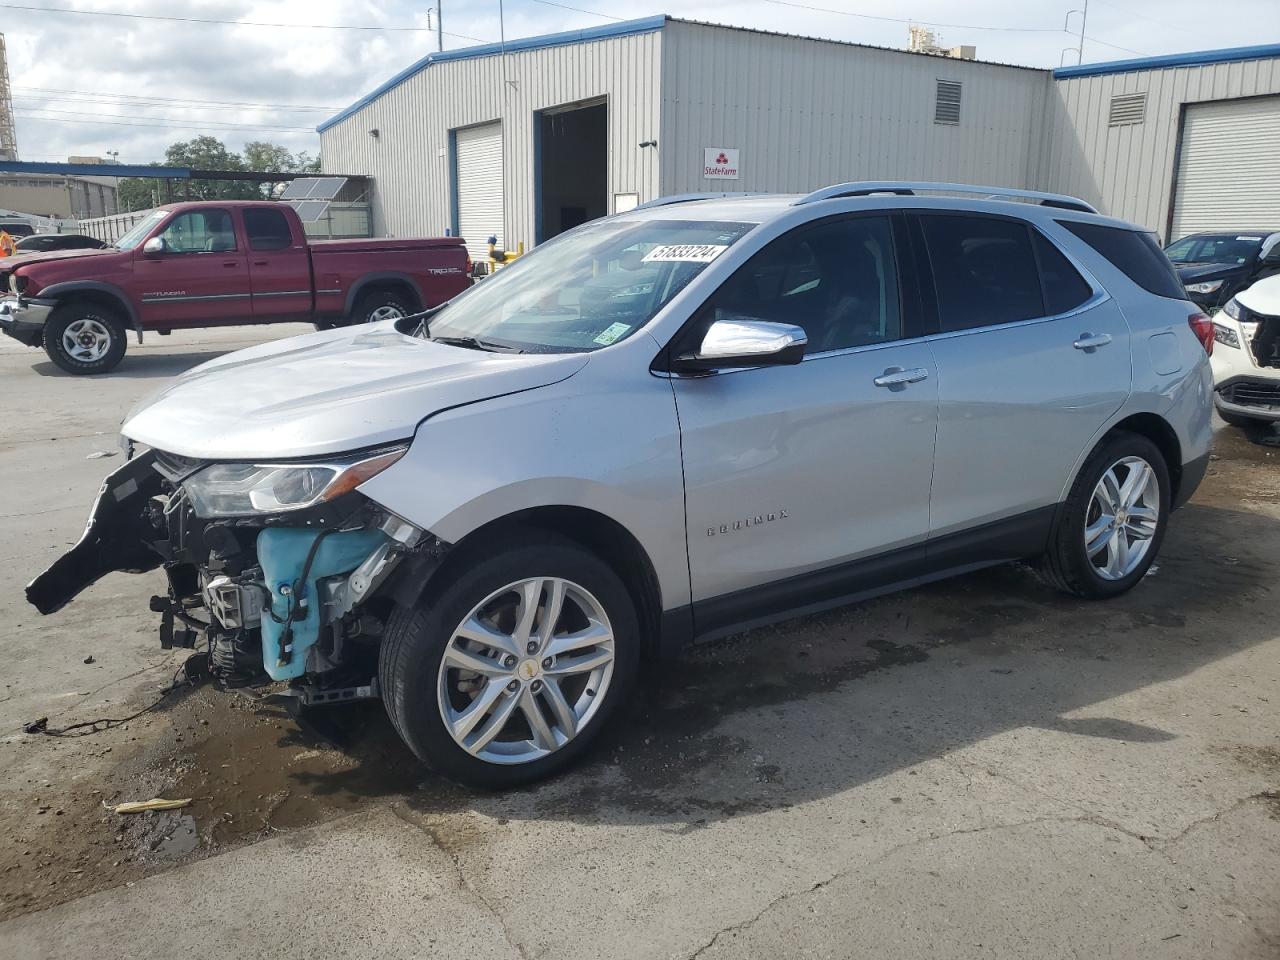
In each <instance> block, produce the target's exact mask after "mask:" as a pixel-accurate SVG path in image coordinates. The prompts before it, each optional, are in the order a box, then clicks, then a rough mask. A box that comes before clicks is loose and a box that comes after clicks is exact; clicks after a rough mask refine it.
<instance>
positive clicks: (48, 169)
mask: <svg viewBox="0 0 1280 960" xmlns="http://www.w3.org/2000/svg"><path fill="white" fill-rule="evenodd" d="M0 173H54V174H60V175H62V176H66V177H163V178H164V179H166V180H190V179H191V170H190V169H189V168H187V167H130V166H125V165H122V164H116V163H29V162H24V161H21V160H0Z"/></svg>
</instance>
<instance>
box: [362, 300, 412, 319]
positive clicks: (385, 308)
mask: <svg viewBox="0 0 1280 960" xmlns="http://www.w3.org/2000/svg"><path fill="white" fill-rule="evenodd" d="M403 316H404V312H403V311H402V310H401V309H400V308H399V307H394V306H392V305H391V304H389V303H386V304H383V305H382V306H380V307H375V308H374V309H373V310H372V311H371V312H370V313H369V322H370V323H378V322H379V321H382V320H399V319H400V318H401V317H403Z"/></svg>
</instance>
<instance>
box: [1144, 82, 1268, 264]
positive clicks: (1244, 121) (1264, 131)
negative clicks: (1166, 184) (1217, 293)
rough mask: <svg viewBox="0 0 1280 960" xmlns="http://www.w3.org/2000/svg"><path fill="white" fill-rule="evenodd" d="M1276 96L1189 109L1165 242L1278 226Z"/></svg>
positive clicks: (1227, 101) (1228, 101) (1190, 107)
mask: <svg viewBox="0 0 1280 960" xmlns="http://www.w3.org/2000/svg"><path fill="white" fill-rule="evenodd" d="M1278 158H1280V97H1255V98H1251V99H1246V100H1225V101H1222V102H1220V103H1198V104H1193V105H1191V106H1188V107H1187V109H1186V114H1185V116H1184V118H1183V121H1182V152H1181V153H1180V154H1179V156H1178V182H1177V187H1176V188H1175V190H1174V196H1173V225H1172V229H1171V230H1170V231H1169V237H1168V239H1169V240H1176V239H1178V238H1179V237H1185V236H1186V235H1187V234H1189V233H1199V232H1201V231H1204V230H1274V229H1276V228H1278V227H1280V173H1278V172H1277V171H1278V170H1280V167H1278V166H1277V164H1280V159H1278Z"/></svg>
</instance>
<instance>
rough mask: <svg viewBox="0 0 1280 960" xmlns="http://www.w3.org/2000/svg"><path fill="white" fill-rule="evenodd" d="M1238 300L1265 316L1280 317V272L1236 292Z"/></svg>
mask: <svg viewBox="0 0 1280 960" xmlns="http://www.w3.org/2000/svg"><path fill="white" fill-rule="evenodd" d="M1236 300H1237V302H1239V303H1242V304H1244V306H1246V307H1248V308H1249V309H1250V310H1252V311H1253V312H1254V313H1258V314H1261V315H1262V316H1264V317H1280V274H1276V275H1275V276H1274V277H1267V278H1266V279H1265V280H1259V281H1258V282H1257V283H1255V284H1254V285H1253V286H1251V287H1250V288H1249V289H1248V290H1241V291H1240V292H1239V293H1237V294H1236Z"/></svg>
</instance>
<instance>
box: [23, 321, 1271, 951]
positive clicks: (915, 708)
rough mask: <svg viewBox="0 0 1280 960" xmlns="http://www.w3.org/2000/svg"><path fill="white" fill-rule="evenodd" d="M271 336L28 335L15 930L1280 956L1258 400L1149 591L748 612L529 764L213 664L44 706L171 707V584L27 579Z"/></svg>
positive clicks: (84, 942) (352, 946) (139, 941)
mask: <svg viewBox="0 0 1280 960" xmlns="http://www.w3.org/2000/svg"><path fill="white" fill-rule="evenodd" d="M260 334H261V332H260V331H252V330H244V329H241V330H238V331H225V332H219V333H209V332H202V333H199V334H190V335H185V337H186V338H187V339H185V340H184V339H183V337H184V335H175V336H174V337H173V338H172V339H171V340H170V341H161V342H160V343H158V344H157V345H156V346H155V347H148V350H152V351H154V354H149V353H146V352H145V351H144V352H140V353H139V355H138V357H137V373H138V375H137V376H132V377H131V376H123V377H119V378H113V377H107V378H96V379H93V380H71V379H70V378H64V377H60V376H54V375H52V374H48V375H46V374H45V373H43V372H42V371H41V370H40V369H36V370H33V369H32V363H33V362H36V365H37V367H39V356H38V355H37V354H34V353H30V354H28V353H25V352H19V350H18V348H16V346H15V345H11V344H4V345H0V402H3V403H4V404H5V405H6V409H8V410H9V411H10V415H9V418H8V419H7V420H6V427H5V431H4V433H3V434H0V477H2V478H3V484H2V486H3V488H4V489H5V490H6V491H12V490H20V491H22V493H21V502H20V503H14V502H13V500H14V498H13V495H12V494H11V493H7V494H6V497H7V500H8V502H7V503H6V504H4V505H3V508H2V509H0V513H4V514H5V515H6V516H5V518H4V521H3V522H4V524H5V528H4V529H5V536H4V541H5V542H4V544H3V545H2V546H0V621H2V622H4V623H7V624H10V623H12V624H22V626H21V628H15V629H13V630H7V629H6V630H4V631H0V634H2V637H0V656H3V657H4V658H5V661H6V666H5V669H4V670H3V672H2V673H3V677H4V680H3V682H4V684H5V688H6V689H5V691H3V692H0V698H3V697H7V698H8V700H7V702H0V723H3V724H4V736H3V737H2V738H0V770H2V771H3V776H0V810H3V811H4V813H3V815H2V816H3V818H2V819H0V893H3V894H4V899H3V901H0V903H3V906H4V915H7V916H9V917H11V918H12V919H9V920H7V921H5V922H3V923H0V956H6V957H7V956H14V957H24V958H25V957H58V958H60V960H62V958H78V957H86V958H90V957H91V958H94V960H103V958H115V957H120V958H126V957H148V958H150V957H155V956H169V955H182V956H185V957H190V958H202V957H227V956H243V957H273V958H274V957H295V956H296V957H302V956H316V955H323V956H352V957H402V956H404V957H407V956H414V957H429V956H440V957H460V956H466V957H476V958H487V957H509V956H514V957H522V958H531V957H540V956H557V957H566V958H578V957H581V958H589V957H604V956H607V957H610V958H615V957H616V958H624V957H626V958H630V957H634V958H650V957H671V958H692V957H695V956H698V957H705V958H709V957H734V958H744V957H752V958H754V957H769V958H774V957H779V956H785V957H788V958H790V957H806V958H807V957H814V958H817V957H833V958H836V957H863V956H865V957H875V958H897V957H901V958H917V957H922V956H942V957H962V958H968V957H973V958H979V957H998V958H1006V957H1036V958H1051V957H1073V956H1082V957H1102V956H1114V957H1122V958H1145V957H1153V958H1154V957H1160V958H1188V960H1191V958H1195V960H1200V958H1206V957H1213V958H1215V960H1216V958H1263V957H1275V956H1277V955H1280V866H1277V865H1278V864H1280V736H1278V735H1277V724H1276V719H1277V714H1276V704H1277V703H1280V627H1278V626H1277V623H1276V615H1275V603H1274V598H1275V593H1274V590H1275V587H1274V581H1275V570H1276V569H1277V562H1278V561H1280V471H1278V470H1277V467H1278V466H1280V463H1278V461H1280V450H1277V449H1276V448H1269V447H1265V446H1259V445H1256V444H1250V443H1248V442H1246V441H1245V440H1244V439H1243V438H1242V437H1241V436H1240V435H1239V434H1238V432H1236V431H1231V430H1224V431H1223V432H1222V433H1220V435H1219V446H1218V453H1219V456H1220V459H1219V460H1217V461H1215V462H1214V463H1213V464H1212V467H1211V473H1210V476H1209V478H1208V479H1207V480H1206V483H1205V486H1204V488H1203V489H1202V491H1201V493H1200V494H1199V495H1198V496H1197V497H1196V499H1195V501H1194V502H1193V503H1192V504H1191V505H1190V506H1189V507H1187V508H1186V509H1185V510H1184V511H1182V512H1180V513H1179V514H1178V515H1177V516H1176V518H1175V520H1174V523H1173V525H1172V527H1171V530H1170V534H1169V537H1168V539H1167V541H1166V544H1165V549H1164V553H1163V555H1162V557H1161V558H1160V561H1159V567H1158V569H1157V570H1156V571H1155V573H1154V574H1153V575H1152V576H1151V577H1150V578H1149V579H1148V580H1147V581H1146V582H1144V584H1142V585H1141V586H1140V587H1139V588H1138V589H1137V590H1136V591H1134V593H1132V594H1131V595H1129V596H1127V597H1125V598H1122V599H1120V600H1118V601H1113V602H1111V603H1107V604H1081V603H1077V602H1075V601H1071V600H1068V599H1065V598H1061V597H1059V596H1057V595H1056V594H1054V593H1052V592H1051V591H1049V590H1047V589H1045V588H1044V587H1043V586H1041V585H1040V584H1039V583H1038V582H1037V581H1036V580H1035V579H1034V578H1033V577H1032V576H1030V574H1028V573H1027V572H1026V571H1024V570H1021V569H1019V568H1014V567H1010V568H1006V569H1000V570H994V571H989V572H986V573H983V574H979V575H975V576H971V577H966V578H963V579H960V580H957V581H953V582H951V583H946V584H939V585H935V586H933V587H929V588H925V589H921V590H915V591H911V592H909V593H905V594H901V595H898V596H895V597H890V598H885V599H882V600H879V601H875V602H873V603H869V604H864V605H861V606H858V607H852V608H848V609H846V610H842V611H836V612H833V613H830V614H825V615H821V616H813V617H806V618H802V619H800V620H796V621H792V622H790V623H787V624H783V625H780V626H778V627H775V628H768V629H763V630H758V631H754V632H752V633H751V634H748V635H745V636H743V637H737V638H732V639H730V640H728V641H725V642H722V643H719V644H716V645H713V646H711V647H707V648H702V649H699V650H697V651H695V652H693V653H692V654H691V655H689V656H688V657H686V658H684V659H682V660H680V661H678V662H676V663H675V664H673V665H671V666H670V667H669V668H668V669H667V670H666V671H665V672H664V673H663V674H662V675H661V676H657V677H653V678H650V679H648V680H647V681H646V682H645V683H644V684H643V685H642V687H641V690H640V694H639V696H638V697H637V698H636V700H635V702H634V703H633V704H632V705H631V707H630V709H629V710H628V711H627V712H626V716H624V717H623V718H622V722H621V723H619V724H618V727H617V729H615V730H614V731H612V732H611V733H610V734H609V735H608V736H606V737H605V738H604V739H603V742H602V743H601V744H600V746H599V747H598V748H597V749H596V750H594V751H593V752H592V754H591V755H590V756H589V757H588V759H587V762H586V763H585V764H583V765H582V766H581V767H580V768H579V769H577V770H575V771H573V772H572V773H570V774H569V775H567V776H565V777H562V778H560V779H558V780H556V781H553V782H551V783H548V784H544V785H541V786H538V787H535V788H530V789H527V790H522V791H518V792H514V793H509V794H501V795H492V794H473V793H468V792H466V791H462V790H459V789H458V788H455V787H451V786H449V785H447V784H444V783H442V782H440V781H438V780H437V779H435V778H434V777H432V776H431V775H430V774H429V773H426V772H424V771H420V770H418V769H417V768H416V767H414V766H413V765H412V762H411V761H410V760H409V758H408V757H407V755H406V754H405V753H404V752H403V750H402V749H401V748H399V747H398V745H397V743H396V741H395V740H394V736H393V735H391V734H390V733H389V729H388V727H387V725H386V721H385V718H383V717H382V716H381V715H380V714H379V713H378V712H377V711H376V710H367V711H363V712H354V713H348V714H342V715H341V716H340V717H339V718H338V719H336V720H335V727H334V728H333V729H327V730H324V731H322V733H323V734H324V736H317V735H314V734H312V733H308V731H307V730H305V729H303V730H299V729H298V728H297V727H296V725H294V724H293V722H292V721H290V720H288V719H287V718H285V717H282V716H280V715H279V714H278V713H276V712H272V711H271V710H269V709H268V708H266V707H265V706H263V705H255V704H245V703H240V704H238V705H234V706H233V703H234V701H233V700H231V698H228V697H226V696H224V695H218V694H214V693H213V692H211V691H205V692H201V693H199V694H196V695H194V696H192V697H189V698H186V699H184V700H183V701H181V702H180V703H178V704H175V705H174V706H173V707H172V708H171V709H165V710H163V711H158V712H157V713H156V714H155V715H154V716H152V717H150V718H148V722H147V723H145V724H144V723H141V722H135V723H133V724H130V725H129V729H127V730H125V729H120V730H112V731H109V732H108V733H105V734H102V735H99V736H93V737H87V738H84V739H83V740H79V741H62V740H53V739H51V738H32V737H29V736H26V735H23V734H21V733H18V732H16V727H17V724H18V723H19V722H20V721H21V720H23V719H29V718H31V717H33V716H36V715H41V714H48V715H50V716H56V717H58V718H59V720H60V722H66V721H69V720H74V719H82V718H85V717H88V716H95V715H98V711H100V710H104V709H106V710H116V709H126V708H127V707H130V706H136V705H139V704H141V703H145V702H146V700H147V698H148V697H149V696H150V695H151V694H152V692H153V691H154V689H155V687H156V686H157V685H159V684H160V683H162V682H164V681H165V680H166V679H167V674H168V671H169V669H170V668H171V667H173V666H175V665H176V663H177V662H178V660H180V658H178V660H175V659H174V658H170V657H168V656H166V655H163V654H162V653H161V652H160V651H159V650H158V648H157V647H156V646H155V644H154V624H153V623H152V616H151V615H150V614H148V613H146V610H145V598H146V596H147V595H148V594H149V593H150V592H154V589H153V588H154V584H153V583H151V582H150V581H149V579H148V578H147V577H139V578H132V577H125V576H116V577H113V578H108V580H106V581H104V582H103V583H100V584H98V585H97V586H95V587H94V588H93V589H92V590H91V591H90V592H89V594H87V595H86V597H85V598H82V599H81V600H80V601H78V602H77V603H76V604H75V605H74V606H73V607H71V608H68V610H67V611H64V612H63V613H62V614H59V615H57V616H55V617H53V618H47V619H40V618H38V617H37V616H36V615H35V614H34V613H29V612H27V611H26V609H25V608H24V607H23V605H22V603H21V601H20V596H19V587H20V585H21V583H23V582H25V579H26V578H27V577H28V576H29V575H30V573H32V572H34V569H35V567H37V566H38V565H39V563H41V562H43V561H44V560H45V559H46V558H47V557H49V556H51V555H52V554H53V553H54V551H55V548H59V549H60V548H61V547H62V546H63V545H64V543H65V542H66V541H67V540H70V539H74V537H75V536H76V534H77V533H78V530H79V527H80V525H81V524H82V522H83V516H84V512H85V510H86V509H87V506H88V500H89V498H90V497H91V496H92V492H93V488H94V487H95V485H96V482H97V481H96V478H97V477H100V476H101V475H102V474H103V473H105V472H106V471H107V470H108V469H110V468H111V466H112V465H113V464H112V460H111V459H106V460H105V462H103V461H101V460H85V459H84V458H85V457H86V456H87V455H89V454H90V453H92V452H94V451H95V450H96V449H98V448H102V449H112V448H113V447H114V436H113V435H112V432H111V428H112V425H113V424H114V423H115V422H118V420H119V417H120V415H122V414H123V412H124V409H125V408H127V405H128V404H129V403H131V402H132V400H133V398H134V397H135V396H137V395H140V394H141V393H143V392H145V391H146V390H147V389H149V388H150V387H151V386H152V385H153V384H154V383H155V382H157V381H158V380H159V379H160V378H161V377H163V376H166V375H168V374H170V373H172V372H174V371H176V369H179V368H181V367H182V366H183V365H184V364H185V363H187V362H188V360H189V354H187V353H185V352H184V351H187V350H192V349H193V348H194V349H195V350H196V352H198V353H201V354H209V353H211V352H212V351H214V350H217V349H219V348H221V347H223V346H224V345H234V344H235V343H237V342H239V341H241V340H244V339H251V338H254V337H256V336H259V335H260ZM131 349H132V348H131ZM129 363H130V361H129V360H126V365H127V364H129ZM121 369H122V371H123V372H124V373H126V374H128V373H129V370H128V367H127V366H125V367H122V368H121ZM99 430H101V431H103V432H102V433H101V434H99V433H97V432H96V431H99ZM48 437H53V438H56V439H47V438H48ZM116 459H118V458H116ZM90 652H92V653H94V655H95V663H93V664H84V663H83V659H84V658H85V656H87V655H89V653H90ZM95 668H96V669H95ZM137 671H144V672H141V673H139V672H137ZM107 701H109V702H107ZM334 741H336V743H337V744H338V746H336V747H335V746H334ZM175 789H187V790H189V791H190V792H189V794H188V793H184V794H182V795H193V796H195V797H196V802H195V803H194V804H193V806H192V808H191V814H190V816H191V818H192V821H193V825H194V829H195V832H196V836H197V838H198V842H197V845H196V847H195V849H193V850H190V851H189V852H187V853H184V854H182V855H181V856H178V857H176V858H174V859H166V858H165V856H164V851H165V848H166V844H168V843H169V842H170V841H171V840H172V838H173V837H174V836H176V834H171V833H169V832H168V831H171V830H176V829H177V825H178V823H179V820H178V818H177V817H176V816H175V815H146V817H147V821H146V824H144V825H142V826H139V825H137V824H134V823H130V824H124V823H122V822H121V818H118V817H115V816H114V815H112V814H109V813H108V812H106V811H104V810H103V809H102V806H101V804H102V801H103V800H106V801H108V802H114V801H115V800H116V799H145V797H146V796H150V795H152V794H153V793H155V794H163V795H176V794H174V793H173V792H172V791H174V790H175ZM94 791H98V792H97V793H96V794H95V793H94ZM43 805H48V806H49V809H47V810H45V812H43V813H41V812H38V811H39V809H40V807H41V806H43ZM59 805H60V806H59ZM58 809H62V810H63V814H62V815H61V816H59V815H58V814H57V812H56V811H57V810H58ZM228 817H229V818H230V819H228ZM139 822H141V821H139ZM292 824H308V825H303V826H292ZM135 834H136V835H135ZM33 857H34V858H35V859H34V861H33ZM76 871H79V872H78V873H77V872H76ZM91 891H96V892H91ZM85 893H87V894H89V895H87V896H82V895H81V894H85Z"/></svg>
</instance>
